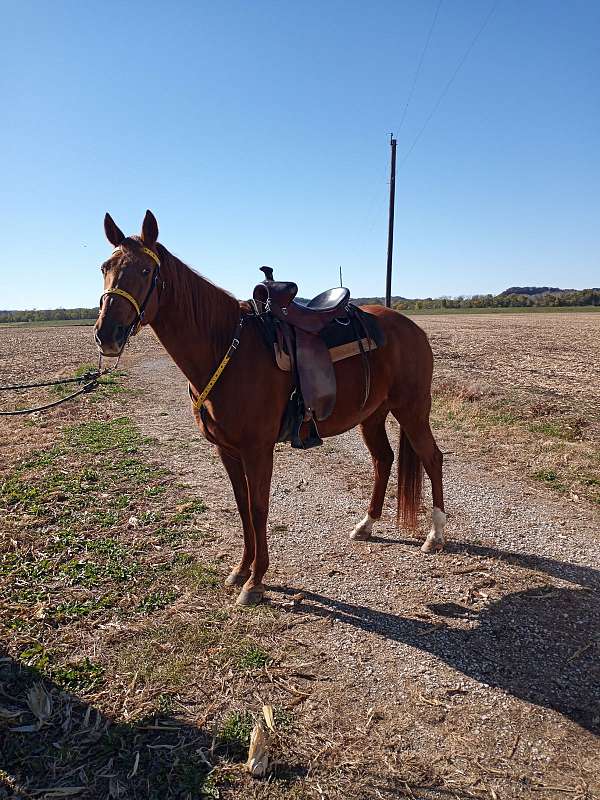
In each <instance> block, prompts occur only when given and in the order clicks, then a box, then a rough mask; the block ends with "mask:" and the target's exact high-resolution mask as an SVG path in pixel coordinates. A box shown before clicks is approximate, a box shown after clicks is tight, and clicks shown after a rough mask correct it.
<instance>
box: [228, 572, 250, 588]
mask: <svg viewBox="0 0 600 800" xmlns="http://www.w3.org/2000/svg"><path fill="white" fill-rule="evenodd" d="M249 575H250V573H249V572H238V571H237V570H235V569H233V570H231V572H230V573H229V575H228V576H227V577H226V578H225V586H243V585H244V584H245V583H246V581H247V580H248V577H249Z"/></svg>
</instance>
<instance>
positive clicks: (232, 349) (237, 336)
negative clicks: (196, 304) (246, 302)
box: [188, 317, 244, 411]
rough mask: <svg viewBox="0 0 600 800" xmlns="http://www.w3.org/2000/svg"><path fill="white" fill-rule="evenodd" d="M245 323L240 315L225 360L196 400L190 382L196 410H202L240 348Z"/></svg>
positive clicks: (193, 406) (193, 404)
mask: <svg viewBox="0 0 600 800" xmlns="http://www.w3.org/2000/svg"><path fill="white" fill-rule="evenodd" d="M243 324H244V318H243V317H240V321H239V323H238V326H237V328H236V331H235V334H234V335H233V341H232V342H231V344H230V345H229V350H228V351H227V352H226V353H225V356H224V357H223V360H222V361H221V363H220V364H219V366H218V367H217V369H216V370H215V372H214V373H213V376H212V378H211V379H210V380H209V382H208V383H207V384H206V386H205V387H204V390H203V391H202V392H201V393H200V394H199V395H198V397H197V398H196V399H195V400H194V398H193V395H192V387H191V385H189V384H188V387H189V392H190V397H191V398H192V408H194V409H195V410H196V411H199V410H200V408H201V407H202V405H203V404H204V401H205V400H206V398H207V397H208V395H209V394H210V393H211V391H212V388H213V386H214V385H215V383H216V382H217V381H218V380H219V378H220V377H221V373H222V372H223V370H224V369H225V367H226V366H227V364H229V362H230V361H231V357H232V355H233V354H234V353H235V351H236V350H237V349H238V347H239V344H240V334H241V333H242V325H243Z"/></svg>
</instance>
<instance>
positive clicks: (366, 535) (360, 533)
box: [350, 514, 375, 542]
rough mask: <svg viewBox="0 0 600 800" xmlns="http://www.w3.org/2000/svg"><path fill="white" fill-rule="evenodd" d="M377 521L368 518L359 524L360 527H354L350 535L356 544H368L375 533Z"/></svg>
mask: <svg viewBox="0 0 600 800" xmlns="http://www.w3.org/2000/svg"><path fill="white" fill-rule="evenodd" d="M374 522H375V520H374V519H373V517H371V516H369V514H367V516H366V517H365V518H364V519H361V521H360V522H359V523H358V525H355V526H354V529H353V531H352V533H351V534H350V538H351V539H352V540H353V541H355V542H367V541H368V540H369V539H370V538H371V534H372V533H373V523H374Z"/></svg>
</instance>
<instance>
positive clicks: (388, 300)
mask: <svg viewBox="0 0 600 800" xmlns="http://www.w3.org/2000/svg"><path fill="white" fill-rule="evenodd" d="M390 147H391V148H392V166H391V170H390V214H389V222H388V247H387V277H386V282H385V304H386V306H387V307H388V308H390V307H391V305H392V253H393V250H394V203H395V200H396V140H395V139H394V134H393V133H390Z"/></svg>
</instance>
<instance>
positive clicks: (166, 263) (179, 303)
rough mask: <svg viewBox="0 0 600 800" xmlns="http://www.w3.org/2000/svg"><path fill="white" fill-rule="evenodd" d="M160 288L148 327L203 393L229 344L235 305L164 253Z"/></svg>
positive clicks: (235, 319)
mask: <svg viewBox="0 0 600 800" xmlns="http://www.w3.org/2000/svg"><path fill="white" fill-rule="evenodd" d="M161 273H162V277H163V279H164V282H165V288H164V291H163V294H162V297H161V300H160V307H159V310H158V313H157V315H156V318H155V319H154V320H153V322H152V323H151V327H152V328H153V330H154V332H155V333H156V335H157V336H158V338H159V340H160V341H161V343H162V345H163V346H164V348H165V350H166V351H167V352H168V353H169V355H170V356H171V358H172V359H173V361H174V362H175V363H176V364H177V366H178V367H179V369H180V370H181V371H182V372H183V374H184V375H185V376H186V378H187V379H188V380H189V381H190V383H191V384H192V385H193V386H195V387H196V388H197V389H199V390H202V389H203V388H204V386H205V385H206V383H208V381H209V379H210V377H211V375H212V374H213V372H214V371H215V369H216V368H217V366H218V365H219V363H220V362H221V359H222V358H223V356H224V355H225V353H226V351H227V348H228V347H229V345H230V344H231V341H232V339H233V335H234V333H235V329H236V326H237V324H238V322H239V316H240V307H239V303H238V302H237V300H235V298H233V297H232V296H231V295H230V294H228V293H227V292H225V291H224V290H223V289H220V288H219V287H218V286H215V285H214V284H212V283H210V281H207V280H206V279H205V278H203V277H202V276H201V275H198V274H197V273H196V272H194V271H193V270H191V269H190V268H189V267H187V266H186V265H185V264H184V263H183V262H181V261H179V259H177V258H175V256H173V255H171V254H170V253H168V252H167V258H163V260H162V263H161Z"/></svg>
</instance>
